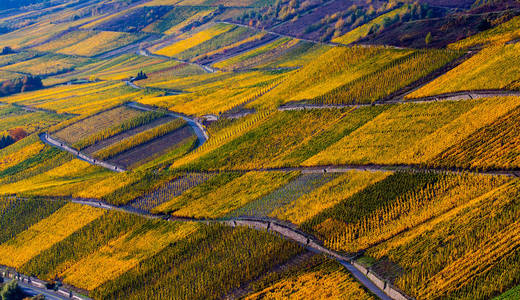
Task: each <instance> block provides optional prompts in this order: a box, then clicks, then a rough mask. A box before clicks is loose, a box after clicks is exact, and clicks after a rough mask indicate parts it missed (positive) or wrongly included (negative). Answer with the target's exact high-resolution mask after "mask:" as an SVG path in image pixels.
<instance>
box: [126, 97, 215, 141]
mask: <svg viewBox="0 0 520 300" xmlns="http://www.w3.org/2000/svg"><path fill="white" fill-rule="evenodd" d="M127 105H128V106H130V107H132V108H135V109H138V110H142V111H159V109H157V108H155V107H151V106H147V105H143V104H140V103H137V102H130V103H128V104H127ZM161 111H162V110H161ZM166 114H167V115H168V116H171V117H174V118H181V119H183V120H184V121H186V122H187V123H188V125H189V126H190V127H191V128H192V129H193V131H194V132H195V135H197V138H198V139H199V146H201V145H202V144H204V143H205V142H206V141H207V140H208V139H209V135H208V132H207V131H206V129H205V128H204V125H202V123H200V122H199V121H197V120H195V119H192V118H190V117H188V116H186V115H183V114H180V113H176V112H172V111H167V112H166Z"/></svg>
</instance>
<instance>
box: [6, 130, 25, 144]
mask: <svg viewBox="0 0 520 300" xmlns="http://www.w3.org/2000/svg"><path fill="white" fill-rule="evenodd" d="M9 135H10V136H11V137H12V138H13V139H14V140H15V141H16V142H17V141H19V140H21V139H23V138H24V137H26V136H27V132H25V130H23V128H21V127H18V128H13V129H9Z"/></svg>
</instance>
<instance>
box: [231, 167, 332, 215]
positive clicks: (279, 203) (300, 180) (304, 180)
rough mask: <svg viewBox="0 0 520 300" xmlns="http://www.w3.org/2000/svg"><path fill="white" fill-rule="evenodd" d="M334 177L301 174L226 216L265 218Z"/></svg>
mask: <svg viewBox="0 0 520 300" xmlns="http://www.w3.org/2000/svg"><path fill="white" fill-rule="evenodd" d="M335 177H336V176H335V175H334V174H330V175H329V174H326V175H322V174H302V175H300V176H298V177H296V178H294V179H293V180H292V181H290V182H289V183H288V184H286V185H284V186H282V187H281V188H279V189H277V190H275V191H273V192H272V193H270V194H267V195H266V196H264V197H261V198H258V199H256V200H255V201H252V202H249V203H248V204H246V205H245V206H242V207H241V208H239V209H237V210H234V211H232V212H231V213H229V214H228V216H229V217H241V216H255V217H267V216H269V215H270V214H271V213H272V212H273V211H275V210H277V209H280V207H283V206H286V205H289V204H291V203H292V202H293V201H295V200H296V199H298V198H300V197H304V196H305V195H307V194H308V193H310V192H311V191H313V190H314V189H316V188H319V187H320V186H322V185H324V184H326V183H327V182H329V181H331V180H333V179H334V178H335Z"/></svg>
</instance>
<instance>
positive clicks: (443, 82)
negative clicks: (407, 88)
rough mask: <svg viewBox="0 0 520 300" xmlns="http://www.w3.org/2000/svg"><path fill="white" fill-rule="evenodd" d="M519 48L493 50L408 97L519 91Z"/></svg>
mask: <svg viewBox="0 0 520 300" xmlns="http://www.w3.org/2000/svg"><path fill="white" fill-rule="evenodd" d="M519 53H520V44H508V45H497V46H490V47H488V48H485V49H483V50H482V51H481V52H479V53H477V54H475V56H473V57H471V58H470V59H468V60H467V61H465V62H464V63H462V64H461V65H459V66H458V67H456V68H455V69H452V70H450V71H449V72H447V73H446V74H444V75H443V76H441V77H439V78H437V79H436V80H434V81H432V82H430V83H429V84H427V85H425V86H424V87H422V88H420V89H419V90H417V91H415V92H413V93H411V94H410V95H408V98H419V97H424V96H431V95H437V94H443V93H449V92H457V91H472V90H490V89H509V90H511V89H512V90H515V89H519V88H520V84H519V83H518V80H519V79H520V67H519V66H518V64H516V63H515V62H517V61H518V59H519V58H520V54H519Z"/></svg>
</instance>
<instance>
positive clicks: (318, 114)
mask: <svg viewBox="0 0 520 300" xmlns="http://www.w3.org/2000/svg"><path fill="white" fill-rule="evenodd" d="M384 109H385V108H384V107H375V108H368V109H359V110H355V111H353V112H350V111H348V110H319V111H309V112H304V111H291V112H276V113H273V114H272V115H271V116H270V117H269V119H267V120H266V121H264V122H263V123H262V124H259V127H258V128H256V129H252V130H250V131H248V132H246V133H245V134H243V135H242V136H239V137H235V138H234V139H232V140H231V141H230V142H228V143H226V144H225V145H223V146H221V147H219V148H217V149H216V150H214V151H211V152H210V153H208V154H205V155H203V156H201V157H200V158H199V159H197V160H195V161H194V162H192V163H191V164H189V165H188V168H192V169H195V170H197V169H200V170H218V169H236V170H241V169H251V168H264V167H280V166H295V165H299V164H300V163H301V162H303V161H304V160H306V159H307V158H310V157H311V156H313V155H315V154H317V153H319V152H320V151H322V150H324V149H326V148H327V147H328V146H329V145H332V144H334V143H336V142H337V141H338V140H340V139H341V138H343V137H344V136H345V135H346V134H349V133H351V132H352V131H354V130H356V129H357V128H358V127H360V126H362V125H363V124H364V123H366V122H368V121H370V120H371V119H372V118H374V117H375V116H376V115H378V114H379V113H381V111H382V110H384ZM302 124H305V126H302Z"/></svg>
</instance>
